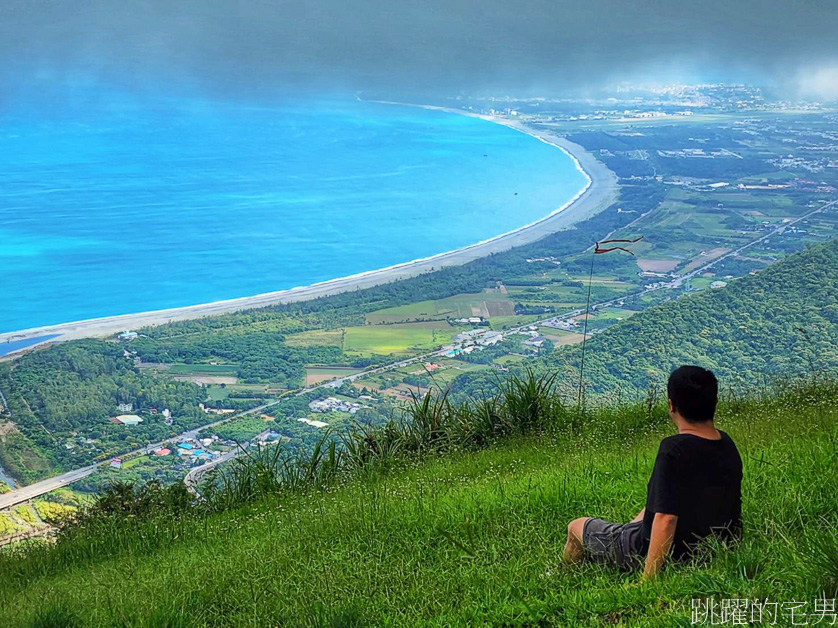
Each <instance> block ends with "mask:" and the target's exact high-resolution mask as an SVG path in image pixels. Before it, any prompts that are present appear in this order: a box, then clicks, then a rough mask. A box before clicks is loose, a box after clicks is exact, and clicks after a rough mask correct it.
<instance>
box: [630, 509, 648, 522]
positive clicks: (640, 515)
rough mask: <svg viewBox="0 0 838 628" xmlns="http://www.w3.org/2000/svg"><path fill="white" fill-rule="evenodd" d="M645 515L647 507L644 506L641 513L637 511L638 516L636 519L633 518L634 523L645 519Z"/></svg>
mask: <svg viewBox="0 0 838 628" xmlns="http://www.w3.org/2000/svg"><path fill="white" fill-rule="evenodd" d="M645 516H646V509H645V508H644V509H643V510H641V511H640V512H639V513H637V516H636V517H635V518H634V519H632V520H631V522H632V523H637V522H638V521H643V517H645Z"/></svg>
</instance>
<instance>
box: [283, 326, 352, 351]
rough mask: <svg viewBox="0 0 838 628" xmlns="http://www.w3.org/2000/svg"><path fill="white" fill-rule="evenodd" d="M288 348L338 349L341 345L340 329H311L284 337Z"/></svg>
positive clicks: (341, 332) (341, 331)
mask: <svg viewBox="0 0 838 628" xmlns="http://www.w3.org/2000/svg"><path fill="white" fill-rule="evenodd" d="M285 344H287V345H288V346H289V347H340V346H342V345H343V330H342V329H313V330H311V331H303V332H300V333H297V334H290V335H288V336H286V337H285Z"/></svg>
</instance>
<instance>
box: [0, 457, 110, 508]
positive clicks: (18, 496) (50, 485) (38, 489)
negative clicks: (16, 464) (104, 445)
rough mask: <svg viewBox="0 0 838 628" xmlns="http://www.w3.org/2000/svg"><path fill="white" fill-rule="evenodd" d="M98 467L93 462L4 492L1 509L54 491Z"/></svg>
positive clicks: (0, 503)
mask: <svg viewBox="0 0 838 628" xmlns="http://www.w3.org/2000/svg"><path fill="white" fill-rule="evenodd" d="M96 468H97V465H95V464H92V465H90V466H89V467H84V468H82V469H75V470H74V471H69V472H67V473H64V474H63V475H58V476H56V477H54V478H49V479H48V480H43V481H41V482H36V483H35V484H30V485H29V486H23V487H21V488H18V489H15V490H13V491H10V492H8V493H4V494H3V495H0V510H2V509H3V508H10V507H12V506H15V505H16V504H20V503H22V502H26V501H29V500H30V499H34V498H35V497H38V496H40V495H43V494H44V493H48V492H50V491H54V490H55V489H57V488H61V487H62V486H67V485H68V484H71V483H73V482H77V481H78V480H81V479H83V478H86V477H87V476H88V475H90V474H91V473H93V472H94V471H96Z"/></svg>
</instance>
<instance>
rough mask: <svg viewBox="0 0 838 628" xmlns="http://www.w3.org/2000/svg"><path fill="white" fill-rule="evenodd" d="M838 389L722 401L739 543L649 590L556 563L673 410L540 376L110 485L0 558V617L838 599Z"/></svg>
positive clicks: (398, 615)
mask: <svg viewBox="0 0 838 628" xmlns="http://www.w3.org/2000/svg"><path fill="white" fill-rule="evenodd" d="M836 402H838V385H837V384H836V382H835V381H834V380H832V379H829V378H823V377H814V378H810V379H808V380H801V381H800V382H798V383H794V382H788V383H782V382H779V383H776V384H775V385H773V386H772V387H770V388H766V389H762V390H754V391H751V393H750V394H749V395H748V396H746V397H740V396H734V395H726V397H725V399H724V400H723V403H722V404H721V407H720V409H719V416H718V420H719V423H720V426H721V427H722V428H723V429H725V430H726V431H727V432H728V433H730V434H731V435H732V437H733V438H734V439H735V440H736V441H737V442H738V444H739V447H740V450H741V452H742V456H743V460H744V465H745V482H744V486H743V491H744V520H745V526H746V533H745V539H744V541H743V542H742V543H740V544H739V545H738V546H735V547H733V548H718V549H715V550H713V549H709V554H708V555H707V556H706V557H705V558H703V559H701V560H699V561H698V562H696V563H694V564H691V565H689V566H686V567H674V566H670V567H669V568H668V569H667V570H666V571H665V572H664V574H663V575H662V576H660V577H658V578H657V579H656V580H655V581H654V582H651V583H648V584H645V585H643V586H637V587H634V586H627V585H631V584H632V583H636V582H637V580H638V574H637V573H630V574H620V573H616V572H612V571H608V570H605V569H602V568H600V567H598V566H595V565H585V566H582V567H581V568H568V567H565V566H564V565H563V564H562V563H561V559H560V557H561V552H562V546H563V544H564V540H565V524H566V522H567V521H568V520H570V519H572V518H574V517H576V516H579V515H583V514H593V515H598V516H602V517H605V518H610V519H614V520H620V519H623V520H626V519H628V518H630V517H631V516H633V515H634V514H635V513H636V511H637V510H639V508H640V506H641V505H642V501H643V495H644V489H645V484H646V480H647V477H648V474H649V472H650V470H651V466H652V463H653V460H654V456H655V452H656V448H657V442H658V440H659V439H660V437H662V436H664V435H666V434H667V433H669V432H671V429H672V428H671V426H670V425H669V424H668V421H667V418H666V412H665V407H664V406H663V404H662V403H660V400H655V399H653V398H650V399H648V400H646V402H644V403H635V404H628V405H622V406H614V407H607V408H602V409H599V410H596V411H587V412H583V411H580V410H578V409H574V408H572V407H567V406H565V405H563V404H562V403H561V401H560V398H559V397H557V396H556V395H555V394H554V391H553V386H552V381H551V380H548V379H537V378H532V377H530V378H524V379H523V380H518V379H510V380H508V381H507V383H506V388H505V390H504V391H503V392H502V393H501V394H500V395H499V396H498V397H492V398H480V399H476V400H473V401H472V403H471V404H470V405H469V406H459V405H454V404H450V403H449V402H448V400H447V399H446V398H444V397H443V396H433V397H431V398H427V400H426V401H425V402H423V403H416V404H414V406H413V408H412V421H411V422H410V423H409V424H403V425H398V424H391V425H389V426H387V427H383V428H380V429H377V430H367V431H364V432H362V433H357V434H355V435H347V437H346V443H347V446H346V447H345V449H344V450H343V453H341V451H340V449H338V448H329V447H325V448H322V449H318V450H315V451H314V452H312V453H309V454H305V455H302V454H301V455H299V456H296V455H293V454H290V453H288V452H284V451H283V450H281V449H279V448H277V446H274V447H273V448H269V449H266V450H264V451H263V453H262V454H260V455H254V457H253V458H251V459H250V460H248V461H247V462H243V463H241V464H239V465H237V466H236V468H235V470H234V471H232V472H231V473H229V474H228V475H227V477H226V481H225V482H221V483H220V484H217V486H220V488H217V489H216V490H214V491H213V490H210V489H209V488H208V487H207V486H205V487H204V488H203V492H204V495H205V497H206V498H207V501H206V502H203V503H201V504H195V503H194V502H193V500H192V499H191V497H190V496H189V495H188V494H186V493H185V492H184V491H183V490H182V488H180V485H176V486H175V487H173V488H169V489H160V488H156V487H155V486H154V485H151V486H149V487H147V488H146V489H144V490H142V491H141V492H139V493H137V492H135V491H133V490H131V489H130V487H125V486H123V487H116V488H115V489H114V490H113V491H111V492H110V493H109V494H107V495H106V496H105V497H104V499H103V500H102V501H100V502H99V503H98V505H96V506H95V507H94V508H93V510H91V511H89V512H88V514H87V515H84V516H82V518H81V520H80V522H79V524H78V525H75V526H71V527H68V528H67V529H65V530H64V531H63V532H62V534H61V537H60V538H59V539H58V542H57V544H55V545H54V546H49V545H45V546H39V545H35V546H32V547H29V548H20V549H19V550H16V551H13V552H7V553H6V554H5V555H3V556H2V557H0V596H2V604H1V605H0V621H2V622H4V623H7V624H8V625H15V626H56V627H57V626H88V625H89V626H103V625H123V626H220V625H224V626H238V625H241V626H254V625H294V626H361V625H391V626H395V625H422V626H432V625H437V626H468V625H477V624H490V625H522V626H523V625H533V626H535V625H538V626H566V625H579V626H606V625H625V626H673V625H689V618H690V608H691V600H692V599H694V598H703V597H713V598H715V599H716V600H719V599H720V598H749V599H766V598H768V600H775V601H778V602H779V601H785V600H807V601H809V604H810V607H811V604H812V601H813V600H814V599H816V598H821V597H824V596H825V597H827V598H832V597H835V596H836V595H838V535H836V530H838V519H836V513H838V508H837V506H838V503H836V496H835V492H834V486H835V483H836V481H838V477H836V467H835V465H834V460H835V457H836V454H838V451H836V443H838V440H836V436H838V433H836V421H835V416H836V415H835V412H836V410H835V409H836V407H838V404H837V403H836ZM804 495H805V499H801V496H804ZM91 583H95V585H94V586H91ZM785 623H788V622H784V621H782V620H781V621H778V622H777V625H784V624H785Z"/></svg>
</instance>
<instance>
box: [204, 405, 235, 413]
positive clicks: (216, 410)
mask: <svg viewBox="0 0 838 628" xmlns="http://www.w3.org/2000/svg"><path fill="white" fill-rule="evenodd" d="M198 407H199V408H200V409H201V410H203V411H204V413H205V414H233V413H234V412H235V410H233V409H231V408H210V407H208V406H205V405H204V404H203V403H199V404H198Z"/></svg>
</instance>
